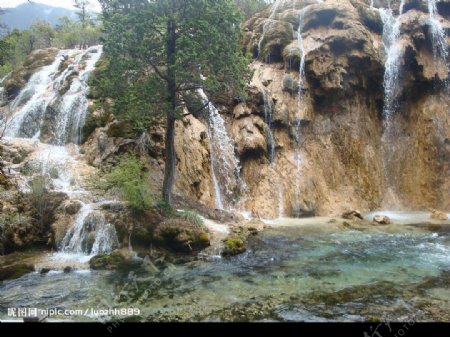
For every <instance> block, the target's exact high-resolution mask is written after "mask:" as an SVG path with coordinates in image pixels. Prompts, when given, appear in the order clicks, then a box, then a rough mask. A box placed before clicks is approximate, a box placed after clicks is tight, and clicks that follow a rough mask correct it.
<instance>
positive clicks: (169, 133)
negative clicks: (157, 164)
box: [163, 20, 177, 205]
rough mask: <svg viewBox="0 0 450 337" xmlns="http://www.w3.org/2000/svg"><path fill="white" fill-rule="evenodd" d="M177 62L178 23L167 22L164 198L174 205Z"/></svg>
mask: <svg viewBox="0 0 450 337" xmlns="http://www.w3.org/2000/svg"><path fill="white" fill-rule="evenodd" d="M175 63H176V24H175V21H173V20H169V21H168V22H167V65H168V70H167V92H168V93H169V96H168V98H167V100H168V101H169V103H170V110H169V111H168V112H167V130H166V166H165V170H164V184H163V200H164V201H165V202H167V203H168V204H169V205H172V189H173V183H174V180H175V164H176V163H175V161H176V158H175V121H176V108H177V86H176V75H175Z"/></svg>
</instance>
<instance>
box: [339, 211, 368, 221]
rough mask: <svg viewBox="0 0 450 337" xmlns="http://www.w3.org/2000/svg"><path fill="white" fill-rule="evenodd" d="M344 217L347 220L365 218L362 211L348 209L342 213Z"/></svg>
mask: <svg viewBox="0 0 450 337" xmlns="http://www.w3.org/2000/svg"><path fill="white" fill-rule="evenodd" d="M342 217H343V218H344V219H347V220H364V217H363V216H362V214H361V212H360V211H348V212H345V213H344V214H342Z"/></svg>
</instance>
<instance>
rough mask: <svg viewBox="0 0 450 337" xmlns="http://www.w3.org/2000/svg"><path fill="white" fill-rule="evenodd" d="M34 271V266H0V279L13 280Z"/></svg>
mask: <svg viewBox="0 0 450 337" xmlns="http://www.w3.org/2000/svg"><path fill="white" fill-rule="evenodd" d="M33 271H34V266H32V265H29V264H17V265H15V266H10V267H5V268H0V281H5V280H14V279H18V278H20V277H22V276H23V275H25V274H28V273H31V272H33Z"/></svg>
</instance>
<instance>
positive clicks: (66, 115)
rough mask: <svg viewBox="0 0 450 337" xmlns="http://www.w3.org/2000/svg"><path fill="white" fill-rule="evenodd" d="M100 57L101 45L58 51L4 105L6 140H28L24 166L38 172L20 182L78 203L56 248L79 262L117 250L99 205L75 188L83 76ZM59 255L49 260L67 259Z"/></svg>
mask: <svg viewBox="0 0 450 337" xmlns="http://www.w3.org/2000/svg"><path fill="white" fill-rule="evenodd" d="M101 55H102V47H101V46H95V47H91V48H89V49H87V50H77V49H74V50H62V51H60V52H59V53H58V55H57V56H56V58H55V60H54V62H53V63H52V64H50V65H48V66H45V67H42V68H41V69H40V70H38V71H37V72H36V73H35V74H34V75H33V76H32V77H31V78H30V80H29V81H28V83H27V84H26V85H25V87H24V88H23V89H22V90H21V91H20V93H19V95H18V96H17V97H16V98H15V99H14V100H13V101H12V102H11V103H10V105H9V109H10V110H11V111H12V113H13V115H12V120H11V124H10V125H9V127H8V129H7V131H6V135H7V136H8V137H10V138H11V140H12V141H14V138H17V137H22V138H28V139H34V140H29V141H30V142H32V143H33V144H34V148H35V150H34V152H33V154H32V155H31V156H30V157H29V160H28V162H27V164H28V165H30V166H31V167H33V168H35V169H38V170H33V172H34V171H36V172H34V173H32V175H31V176H30V177H26V179H32V178H33V177H35V176H39V175H40V176H44V177H45V180H46V181H48V182H49V185H48V186H49V187H48V188H49V189H51V190H53V191H55V192H63V193H65V194H67V195H68V196H69V198H70V199H71V201H72V202H78V203H80V204H81V205H82V207H81V209H80V210H79V211H78V213H77V214H76V215H75V219H74V221H73V223H72V224H71V226H69V228H68V229H67V230H66V232H65V235H64V236H63V238H62V240H61V242H60V245H59V246H60V252H61V253H63V254H62V255H67V253H69V255H70V256H74V257H75V258H77V256H79V255H80V254H81V257H80V258H81V259H82V260H83V261H85V259H86V256H87V255H92V254H98V253H107V252H110V251H112V250H113V249H115V248H117V247H118V246H119V241H118V238H117V233H116V229H115V227H114V226H113V225H112V224H110V223H109V222H108V221H107V220H106V218H105V216H104V215H103V213H102V212H101V211H100V210H97V208H99V206H101V203H94V202H93V197H92V195H90V193H88V192H87V191H86V190H84V189H83V188H82V187H81V186H79V184H78V180H79V177H78V175H79V173H80V171H83V168H82V166H83V163H81V162H79V161H77V159H76V158H75V156H76V155H78V154H79V148H78V146H77V145H76V144H78V143H80V141H81V130H82V128H83V125H84V120H85V117H86V113H87V110H88V100H87V94H88V93H89V86H88V78H89V75H90V73H91V72H92V71H93V70H94V69H95V64H96V63H97V61H98V60H99V59H100V57H101ZM40 139H42V140H45V141H46V142H48V143H50V144H47V143H44V142H40V141H39V140H40ZM20 141H21V142H23V141H27V140H20ZM68 143H72V144H69V145H66V144H68ZM84 165H86V166H87V164H84ZM86 169H87V168H86ZM87 172H89V171H88V169H87ZM19 186H21V188H22V189H23V190H24V192H27V191H29V186H28V185H27V182H25V183H22V182H19ZM62 255H61V254H59V255H58V254H57V255H55V257H54V258H55V259H59V258H61V259H66V258H67V256H65V257H62Z"/></svg>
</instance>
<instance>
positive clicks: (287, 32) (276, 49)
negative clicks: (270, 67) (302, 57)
mask: <svg viewBox="0 0 450 337" xmlns="http://www.w3.org/2000/svg"><path fill="white" fill-rule="evenodd" d="M263 25H264V26H263V34H262V38H261V41H260V47H261V49H260V59H262V60H264V61H266V62H269V63H270V62H280V61H282V60H283V50H284V48H285V47H286V46H287V45H288V44H289V43H290V42H291V41H292V36H293V35H294V29H293V26H292V24H291V23H289V22H284V21H278V20H266V21H265V22H264V24H263Z"/></svg>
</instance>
